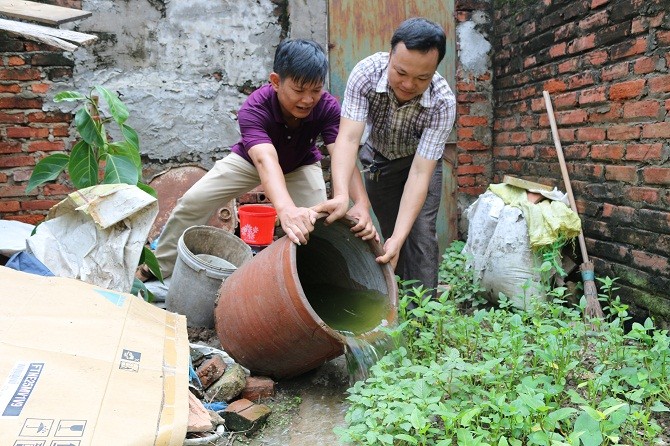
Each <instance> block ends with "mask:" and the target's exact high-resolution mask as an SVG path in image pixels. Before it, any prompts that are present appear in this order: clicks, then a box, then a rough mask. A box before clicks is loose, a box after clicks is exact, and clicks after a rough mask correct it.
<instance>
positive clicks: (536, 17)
mask: <svg viewBox="0 0 670 446" xmlns="http://www.w3.org/2000/svg"><path fill="white" fill-rule="evenodd" d="M505 3H506V4H505V6H504V7H501V8H499V9H497V10H496V13H495V27H496V29H495V31H494V32H495V38H494V42H493V43H494V48H495V55H494V73H495V74H494V89H495V94H494V100H495V121H494V147H493V157H494V162H493V166H492V169H493V174H494V181H500V180H501V179H502V176H503V175H505V174H512V175H518V176H521V177H523V178H526V179H529V180H534V181H539V182H543V183H547V184H552V185H554V186H558V187H559V188H560V189H561V190H565V188H564V187H563V183H562V180H561V173H560V168H559V164H558V158H557V156H556V151H555V147H554V143H553V140H552V137H551V130H550V127H549V120H548V117H547V113H546V109H545V104H544V100H543V97H542V91H543V90H547V91H548V92H549V93H550V95H551V98H552V103H553V107H554V112H555V116H556V120H557V125H558V128H559V133H560V140H561V145H562V147H563V150H564V152H565V157H566V160H567V163H568V172H569V175H570V180H571V185H572V188H573V191H574V195H575V199H576V202H577V208H578V211H579V213H580V216H581V217H582V221H583V231H584V235H585V238H586V244H587V249H588V252H589V254H590V255H591V256H592V257H593V258H594V259H593V260H594V262H595V269H596V276H601V277H602V276H610V277H619V278H620V279H619V281H618V283H619V285H620V286H621V289H620V290H619V291H618V293H619V294H620V295H621V297H622V298H623V299H624V300H625V301H626V302H628V303H631V304H633V308H632V309H633V311H634V313H635V314H636V315H637V316H640V317H644V316H646V315H648V314H653V315H655V316H658V317H659V318H663V319H665V321H666V322H667V321H670V295H669V294H668V289H670V257H669V255H670V254H669V253H670V192H669V190H670V162H669V161H668V160H669V158H670V145H669V143H668V141H669V138H670V116H669V111H670V70H669V68H668V67H669V66H670V8H669V6H670V3H669V2H668V1H667V0H577V1H567V0H544V1H543V2H540V1H538V2H530V3H529V2H525V3H526V5H523V4H522V2H518V1H517V2H509V1H507V2H505ZM530 5H533V6H532V7H531V6H530Z"/></svg>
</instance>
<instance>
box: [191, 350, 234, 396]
mask: <svg viewBox="0 0 670 446" xmlns="http://www.w3.org/2000/svg"><path fill="white" fill-rule="evenodd" d="M226 367H227V366H226V363H225V362H224V361H223V356H221V355H213V356H212V357H211V358H209V359H206V360H205V361H204V362H203V363H202V364H201V365H200V366H198V369H197V370H196V373H197V374H198V378H200V383H201V384H202V387H203V388H204V389H206V388H208V387H209V386H210V385H212V384H213V383H214V382H216V380H218V379H219V378H221V377H222V376H223V374H224V373H225V371H226Z"/></svg>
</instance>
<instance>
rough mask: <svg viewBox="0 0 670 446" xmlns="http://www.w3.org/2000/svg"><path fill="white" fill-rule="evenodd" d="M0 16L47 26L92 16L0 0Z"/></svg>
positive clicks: (86, 13)
mask: <svg viewBox="0 0 670 446" xmlns="http://www.w3.org/2000/svg"><path fill="white" fill-rule="evenodd" d="M0 14H3V15H6V16H8V17H12V18H16V19H24V20H31V21H34V22H40V23H46V24H47V25H60V24H62V23H67V22H72V21H75V20H81V19H84V18H86V17H90V16H91V15H92V13H91V12H89V11H82V10H80V9H72V8H64V7H62V6H54V5H46V4H44V3H37V2H30V1H25V0H0Z"/></svg>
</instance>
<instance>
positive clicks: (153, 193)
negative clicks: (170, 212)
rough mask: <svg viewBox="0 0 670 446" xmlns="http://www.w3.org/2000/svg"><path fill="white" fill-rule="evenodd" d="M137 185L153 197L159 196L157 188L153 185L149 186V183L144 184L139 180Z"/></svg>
mask: <svg viewBox="0 0 670 446" xmlns="http://www.w3.org/2000/svg"><path fill="white" fill-rule="evenodd" d="M137 187H139V188H140V189H142V190H143V191H144V192H146V193H148V194H149V195H151V196H152V197H154V198H158V194H157V193H156V190H155V189H154V188H153V187H151V186H149V185H148V184H144V183H142V182H141V181H138V182H137Z"/></svg>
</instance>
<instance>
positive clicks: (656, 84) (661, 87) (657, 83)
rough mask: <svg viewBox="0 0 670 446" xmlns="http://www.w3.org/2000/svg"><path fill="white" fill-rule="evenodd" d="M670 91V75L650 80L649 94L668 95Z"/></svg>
mask: <svg viewBox="0 0 670 446" xmlns="http://www.w3.org/2000/svg"><path fill="white" fill-rule="evenodd" d="M669 91H670V74H666V75H664V76H657V77H651V78H649V93H667V92H669Z"/></svg>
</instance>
